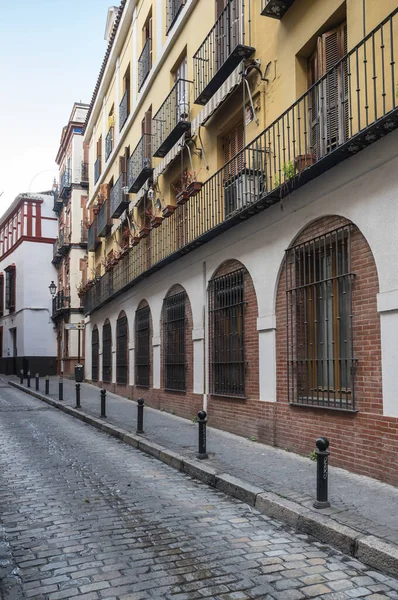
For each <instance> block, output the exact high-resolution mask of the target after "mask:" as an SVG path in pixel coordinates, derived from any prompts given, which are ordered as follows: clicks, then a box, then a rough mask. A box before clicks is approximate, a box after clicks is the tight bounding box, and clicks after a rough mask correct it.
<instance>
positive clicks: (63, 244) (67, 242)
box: [52, 227, 71, 264]
mask: <svg viewBox="0 0 398 600" xmlns="http://www.w3.org/2000/svg"><path fill="white" fill-rule="evenodd" d="M70 246H71V238H70V230H69V228H68V227H63V228H61V229H60V230H59V236H58V237H57V239H56V240H55V242H54V244H53V260H52V262H53V263H54V264H56V263H58V262H59V261H60V260H61V259H62V257H63V256H65V255H66V254H67V253H68V251H69V249H70Z"/></svg>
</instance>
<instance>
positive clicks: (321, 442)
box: [314, 437, 330, 508]
mask: <svg viewBox="0 0 398 600" xmlns="http://www.w3.org/2000/svg"><path fill="white" fill-rule="evenodd" d="M315 445H316V449H315V452H316V462H317V467H316V500H315V502H314V508H329V506H330V502H329V500H328V477H329V454H330V452H329V450H328V448H329V440H328V439H327V438H325V437H319V438H318V439H317V440H316V441H315Z"/></svg>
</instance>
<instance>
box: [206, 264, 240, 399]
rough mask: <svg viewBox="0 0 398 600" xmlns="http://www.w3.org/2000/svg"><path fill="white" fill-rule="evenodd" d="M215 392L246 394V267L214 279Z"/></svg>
mask: <svg viewBox="0 0 398 600" xmlns="http://www.w3.org/2000/svg"><path fill="white" fill-rule="evenodd" d="M209 302H210V311H209V312H210V340H211V355H210V362H211V374H210V376H211V393H212V394H215V395H221V396H236V397H241V398H242V397H245V347H244V269H239V270H237V271H234V272H232V273H229V274H228V275H222V276H221V277H217V278H215V279H213V280H212V281H210V284H209Z"/></svg>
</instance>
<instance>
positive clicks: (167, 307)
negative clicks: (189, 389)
mask: <svg viewBox="0 0 398 600" xmlns="http://www.w3.org/2000/svg"><path fill="white" fill-rule="evenodd" d="M185 301H186V293H185V292H179V293H178V294H174V295H173V296H169V297H168V298H166V299H165V301H164V305H163V339H164V342H163V343H164V387H165V389H167V390H180V391H182V390H185V389H186V382H185V372H186V367H185V365H186V357H185Z"/></svg>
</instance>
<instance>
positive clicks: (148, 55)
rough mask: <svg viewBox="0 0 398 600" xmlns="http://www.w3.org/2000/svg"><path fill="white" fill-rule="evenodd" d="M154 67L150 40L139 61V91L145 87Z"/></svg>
mask: <svg viewBox="0 0 398 600" xmlns="http://www.w3.org/2000/svg"><path fill="white" fill-rule="evenodd" d="M151 67H152V40H151V39H150V38H148V39H147V40H146V42H145V45H144V47H143V49H142V52H141V54H140V57H139V59H138V91H140V89H141V88H142V86H143V85H144V81H145V79H146V78H147V77H148V74H149V71H150V70H151Z"/></svg>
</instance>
